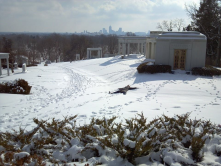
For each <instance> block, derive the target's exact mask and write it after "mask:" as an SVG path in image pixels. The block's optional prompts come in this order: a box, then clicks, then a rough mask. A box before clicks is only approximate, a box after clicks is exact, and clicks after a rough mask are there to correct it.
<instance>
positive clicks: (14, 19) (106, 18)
mask: <svg viewBox="0 0 221 166" xmlns="http://www.w3.org/2000/svg"><path fill="white" fill-rule="evenodd" d="M199 2H200V0H0V31H1V32H23V31H28V32H75V31H76V32H82V31H84V30H87V31H89V32H97V31H99V30H101V29H102V28H106V29H107V30H108V27H109V25H111V26H112V29H113V30H118V28H119V27H122V28H123V30H124V31H126V32H127V31H132V32H148V30H157V29H156V26H157V23H158V22H162V21H163V20H171V19H172V20H173V19H176V18H182V19H184V20H185V24H188V23H189V22H190V20H189V19H188V16H187V14H186V11H185V4H191V3H196V4H199Z"/></svg>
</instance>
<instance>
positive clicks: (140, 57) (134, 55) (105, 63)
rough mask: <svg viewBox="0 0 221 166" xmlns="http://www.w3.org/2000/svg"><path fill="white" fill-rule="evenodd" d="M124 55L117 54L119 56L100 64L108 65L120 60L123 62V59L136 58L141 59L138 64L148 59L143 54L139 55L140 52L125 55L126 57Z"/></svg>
mask: <svg viewBox="0 0 221 166" xmlns="http://www.w3.org/2000/svg"><path fill="white" fill-rule="evenodd" d="M122 56H123V55H117V56H115V57H113V58H111V59H110V60H108V61H106V62H104V63H102V64H100V66H108V65H112V64H114V63H118V62H122V61H127V60H134V59H137V60H140V61H139V63H137V64H140V63H142V62H144V61H145V60H146V59H144V56H143V55H139V54H130V55H125V56H124V58H122ZM143 59H144V60H143ZM150 61H151V60H150ZM137 64H134V65H133V66H132V67H136V65H137ZM137 66H138V65H137Z"/></svg>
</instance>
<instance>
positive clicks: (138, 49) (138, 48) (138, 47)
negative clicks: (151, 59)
mask: <svg viewBox="0 0 221 166" xmlns="http://www.w3.org/2000/svg"><path fill="white" fill-rule="evenodd" d="M137 45H138V46H137V51H138V54H139V53H140V43H137Z"/></svg>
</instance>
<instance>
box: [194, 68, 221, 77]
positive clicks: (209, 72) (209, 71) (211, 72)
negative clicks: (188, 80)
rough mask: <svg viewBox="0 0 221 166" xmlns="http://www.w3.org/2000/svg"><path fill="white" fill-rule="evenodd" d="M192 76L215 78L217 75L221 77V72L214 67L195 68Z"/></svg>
mask: <svg viewBox="0 0 221 166" xmlns="http://www.w3.org/2000/svg"><path fill="white" fill-rule="evenodd" d="M192 74H193V75H201V76H215V75H221V70H219V69H216V68H214V67H212V66H206V67H194V68H192Z"/></svg>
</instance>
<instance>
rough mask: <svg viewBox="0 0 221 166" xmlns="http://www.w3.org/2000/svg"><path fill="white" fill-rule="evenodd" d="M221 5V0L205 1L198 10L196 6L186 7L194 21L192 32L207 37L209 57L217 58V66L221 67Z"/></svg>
mask: <svg viewBox="0 0 221 166" xmlns="http://www.w3.org/2000/svg"><path fill="white" fill-rule="evenodd" d="M220 4H221V1H220V0H203V1H201V3H200V6H199V8H198V9H197V7H196V5H190V6H186V10H187V13H188V15H189V16H190V18H191V19H192V22H191V28H192V30H195V31H199V32H201V33H203V34H205V35H206V36H207V56H211V57H215V56H216V58H217V63H216V65H217V66H220V44H219V43H220V37H221V30H220V26H221V6H220Z"/></svg>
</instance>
